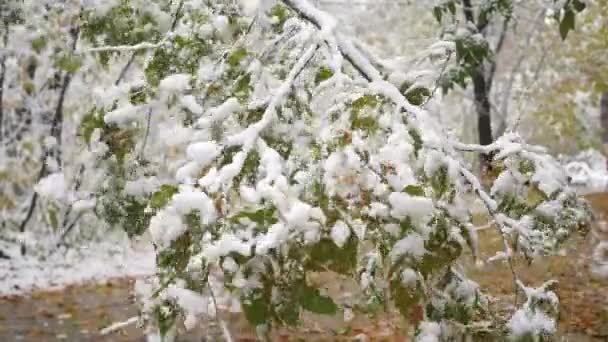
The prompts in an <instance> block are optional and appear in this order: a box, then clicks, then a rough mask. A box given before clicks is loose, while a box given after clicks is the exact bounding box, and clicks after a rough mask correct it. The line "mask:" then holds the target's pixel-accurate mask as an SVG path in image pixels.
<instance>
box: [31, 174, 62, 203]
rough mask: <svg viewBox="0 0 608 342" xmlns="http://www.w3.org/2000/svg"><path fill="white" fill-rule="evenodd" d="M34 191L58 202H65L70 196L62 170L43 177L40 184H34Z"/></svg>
mask: <svg viewBox="0 0 608 342" xmlns="http://www.w3.org/2000/svg"><path fill="white" fill-rule="evenodd" d="M34 191H36V192H37V193H38V194H39V195H40V197H42V198H46V199H50V200H54V201H57V202H63V201H65V200H66V199H67V197H68V192H67V191H68V187H67V184H66V181H65V177H64V176H63V173H61V172H57V173H52V174H50V175H48V176H46V177H44V178H42V179H41V180H40V181H39V182H38V184H36V185H35V186H34Z"/></svg>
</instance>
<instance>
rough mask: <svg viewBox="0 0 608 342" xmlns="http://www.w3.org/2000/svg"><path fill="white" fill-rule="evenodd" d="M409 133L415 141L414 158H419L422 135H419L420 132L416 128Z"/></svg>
mask: <svg viewBox="0 0 608 342" xmlns="http://www.w3.org/2000/svg"><path fill="white" fill-rule="evenodd" d="M408 133H409V134H410V137H412V140H413V141H414V156H416V157H418V152H419V151H420V149H421V148H422V137H421V136H420V133H418V131H417V130H416V129H414V128H410V130H409V131H408Z"/></svg>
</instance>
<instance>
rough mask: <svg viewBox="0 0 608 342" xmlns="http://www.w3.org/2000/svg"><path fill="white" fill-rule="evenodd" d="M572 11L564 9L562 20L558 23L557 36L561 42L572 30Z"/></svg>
mask: <svg viewBox="0 0 608 342" xmlns="http://www.w3.org/2000/svg"><path fill="white" fill-rule="evenodd" d="M574 21H575V18H574V11H572V9H569V8H568V9H566V10H565V13H564V18H562V21H561V22H560V23H559V34H560V35H561V37H562V40H565V39H566V37H568V32H570V30H574Z"/></svg>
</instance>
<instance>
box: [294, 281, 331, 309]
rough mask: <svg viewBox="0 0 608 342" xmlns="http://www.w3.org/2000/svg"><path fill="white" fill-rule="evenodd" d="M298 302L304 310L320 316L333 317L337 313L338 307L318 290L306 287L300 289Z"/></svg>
mask: <svg viewBox="0 0 608 342" xmlns="http://www.w3.org/2000/svg"><path fill="white" fill-rule="evenodd" d="M299 302H300V305H302V308H303V309H304V310H307V311H310V312H313V313H316V314H320V315H333V314H335V313H336V312H337V311H338V306H337V305H336V303H334V301H333V300H332V299H331V298H330V297H328V296H323V295H321V293H320V292H319V289H315V288H312V287H310V286H308V285H303V286H302V287H301V288H300V296H299Z"/></svg>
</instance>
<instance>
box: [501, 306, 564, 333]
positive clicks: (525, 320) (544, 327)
mask: <svg viewBox="0 0 608 342" xmlns="http://www.w3.org/2000/svg"><path fill="white" fill-rule="evenodd" d="M507 327H508V328H509V330H510V331H511V334H512V335H513V336H514V337H516V338H518V337H524V336H526V335H528V334H530V335H533V336H536V335H542V334H553V333H554V332H555V319H553V318H551V317H549V316H547V315H546V314H545V313H544V312H542V311H538V310H537V311H530V310H526V309H519V310H517V311H516V312H515V314H513V316H512V317H511V319H510V320H509V322H508V323H507Z"/></svg>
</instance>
